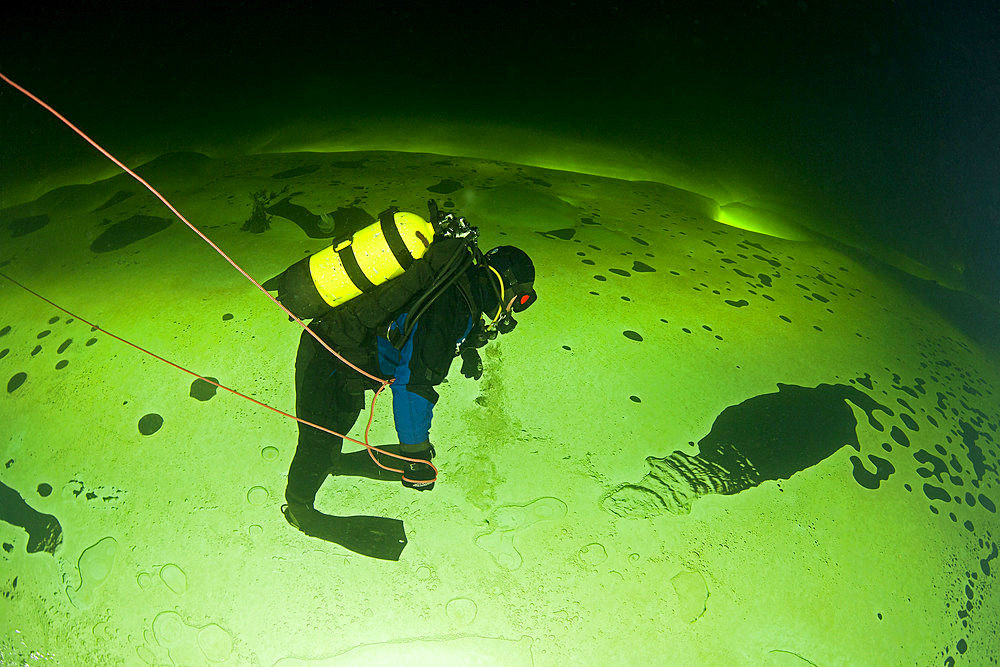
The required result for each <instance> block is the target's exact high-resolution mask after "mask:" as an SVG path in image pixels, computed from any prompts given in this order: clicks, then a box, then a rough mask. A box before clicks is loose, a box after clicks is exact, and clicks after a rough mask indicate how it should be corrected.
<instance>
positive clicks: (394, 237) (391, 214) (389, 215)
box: [378, 206, 413, 271]
mask: <svg viewBox="0 0 1000 667" xmlns="http://www.w3.org/2000/svg"><path fill="white" fill-rule="evenodd" d="M397 211H399V209H398V208H396V207H395V206H393V207H392V208H389V209H386V210H385V211H382V212H381V213H379V214H378V221H379V223H381V225H382V235H383V236H385V242H386V243H387V244H388V245H389V250H390V251H391V252H392V256H393V257H395V258H396V261H397V262H399V265H400V266H401V267H403V270H404V271H405V270H406V269H408V268H410V265H411V264H413V257H412V256H411V255H410V251H409V249H408V248H407V247H406V243H405V242H404V241H403V237H402V236H400V235H399V229H398V228H397V227H396V221H395V215H396V212H397Z"/></svg>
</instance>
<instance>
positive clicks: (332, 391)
mask: <svg viewBox="0 0 1000 667" xmlns="http://www.w3.org/2000/svg"><path fill="white" fill-rule="evenodd" d="M356 375H357V374H356V373H354V371H351V370H350V369H348V368H346V367H345V366H344V365H343V364H342V363H341V362H340V361H339V360H338V359H337V358H336V357H334V356H333V355H331V354H330V353H329V352H328V351H327V350H325V349H324V348H323V347H322V346H321V345H320V344H319V343H317V342H316V340H315V339H313V337H312V336H310V335H309V333H308V332H306V331H303V332H302V339H301V340H300V342H299V350H298V355H297V357H296V359H295V413H296V415H297V416H298V417H299V418H300V419H305V420H306V421H309V422H312V423H314V424H318V425H320V426H324V427H326V428H328V429H330V430H332V431H336V432H337V433H347V432H348V431H349V430H351V428H352V427H353V426H354V423H355V422H356V421H357V420H358V415H360V414H361V410H362V409H363V408H364V402H365V397H364V386H363V384H361V383H359V382H357V381H354V382H352V381H351V380H352V379H353V378H354V377H355V376H356ZM343 446H344V440H343V438H339V437H337V436H334V435H331V434H329V433H326V432H324V431H320V430H318V429H315V428H313V427H312V426H307V425H305V424H302V423H300V424H299V442H298V447H297V448H296V449H295V456H294V457H293V458H292V464H291V466H290V467H289V468H288V486H287V487H286V489H285V499H286V500H288V502H289V503H303V504H306V505H312V503H313V502H314V501H315V500H316V492H317V491H319V488H320V486H322V484H323V481H324V480H325V479H326V476H327V474H328V473H329V471H330V468H331V466H332V465H333V461H334V460H335V459H337V457H339V456H340V452H341V449H342V448H343Z"/></svg>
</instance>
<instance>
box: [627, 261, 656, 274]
mask: <svg viewBox="0 0 1000 667" xmlns="http://www.w3.org/2000/svg"><path fill="white" fill-rule="evenodd" d="M632 270H633V271H635V272H636V273H654V272H655V271H656V269H654V268H653V267H651V266H650V265H649V264H643V263H642V262H638V261H637V262H633V263H632Z"/></svg>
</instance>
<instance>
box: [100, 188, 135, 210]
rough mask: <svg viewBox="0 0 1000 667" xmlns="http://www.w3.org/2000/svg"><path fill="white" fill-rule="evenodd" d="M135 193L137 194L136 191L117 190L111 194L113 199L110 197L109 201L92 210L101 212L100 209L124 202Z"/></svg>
mask: <svg viewBox="0 0 1000 667" xmlns="http://www.w3.org/2000/svg"><path fill="white" fill-rule="evenodd" d="M134 194H135V193H134V192H126V191H125V190H119V191H118V192H116V193H115V194H113V195H112V196H111V199H109V200H108V201H106V202H104V203H103V204H101V205H100V206H98V207H97V208H95V209H94V210H93V211H92V212H93V213H99V212H100V211H103V210H105V209H108V208H111V207H112V206H114V205H115V204H120V203H122V202H123V201H125V200H126V199H128V198H129V197H131V196H132V195H134Z"/></svg>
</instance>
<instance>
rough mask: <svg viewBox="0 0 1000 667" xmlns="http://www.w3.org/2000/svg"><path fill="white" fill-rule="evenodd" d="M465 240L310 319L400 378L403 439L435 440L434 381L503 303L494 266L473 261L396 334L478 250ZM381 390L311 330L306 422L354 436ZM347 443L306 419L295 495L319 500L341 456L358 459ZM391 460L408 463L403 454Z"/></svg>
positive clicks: (302, 381) (434, 247) (302, 347)
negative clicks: (442, 276)
mask: <svg viewBox="0 0 1000 667" xmlns="http://www.w3.org/2000/svg"><path fill="white" fill-rule="evenodd" d="M465 244H466V242H465V241H464V240H461V239H439V240H437V241H435V242H434V243H433V244H431V246H430V247H429V248H428V250H427V253H426V254H425V255H424V257H423V258H422V259H420V260H418V261H416V262H414V263H413V265H412V266H410V268H409V269H407V271H406V272H405V273H404V274H403V275H401V276H399V277H398V278H395V279H394V280H391V281H389V282H387V283H385V284H383V285H380V286H379V287H378V288H376V289H375V290H373V291H372V292H370V293H368V294H365V295H362V296H359V297H357V298H356V299H354V300H352V301H348V302H347V303H345V304H342V305H340V306H338V307H337V308H335V309H333V310H332V311H331V312H330V313H329V314H328V315H325V316H323V317H321V318H319V319H317V320H314V321H313V322H312V323H311V324H310V325H309V328H310V329H312V330H313V331H314V332H316V333H317V334H318V335H319V336H320V337H321V338H323V340H324V341H326V343H327V344H328V345H330V347H331V348H333V349H334V350H336V351H337V352H338V353H339V354H341V355H343V356H344V358H346V359H347V360H349V361H350V362H351V363H353V364H355V365H357V366H358V367H360V368H363V369H364V370H366V371H368V372H369V373H371V374H373V375H376V376H378V377H381V378H384V379H389V378H395V381H394V382H393V383H392V385H391V389H392V397H393V416H394V418H395V423H396V432H397V435H398V436H399V442H400V443H401V444H402V445H419V444H421V443H426V442H428V441H429V431H430V426H431V419H432V416H433V412H434V405H435V403H437V400H438V393H437V391H435V389H434V388H435V387H436V386H437V385H438V384H440V383H441V382H442V381H443V380H444V379H445V377H446V376H447V374H448V369H449V367H450V366H451V362H452V360H453V359H454V358H455V356H456V351H457V350H458V349H459V348H460V347H461V346H463V345H466V346H467V345H471V344H472V343H473V341H476V344H477V345H482V344H483V342H484V339H483V338H482V337H481V336H471V337H470V333H472V332H473V331H474V330H476V329H477V328H479V327H481V326H482V321H481V318H482V313H483V312H484V311H485V312H496V311H497V309H498V308H499V299H498V298H497V296H496V294H495V292H494V291H493V288H492V287H491V285H490V283H489V280H490V277H489V274H488V273H487V269H484V268H481V267H477V266H471V267H470V268H468V269H467V270H466V271H465V272H464V275H463V276H461V277H460V278H459V280H458V281H456V282H455V283H454V284H452V285H451V286H449V287H447V288H445V289H444V290H443V291H442V292H441V293H440V294H439V296H438V297H437V298H436V299H435V300H434V301H433V302H431V304H430V305H429V306H428V307H427V308H426V310H424V311H423V313H422V314H421V315H420V317H419V319H418V320H417V322H416V324H415V326H414V327H413V328H412V331H411V332H410V334H409V336H408V337H406V338H405V339H398V338H397V337H396V336H393V335H392V334H393V333H399V332H400V331H403V329H404V328H405V327H406V325H407V319H408V316H409V312H408V311H409V309H410V308H409V307H410V306H411V305H412V304H413V302H414V299H415V298H416V297H418V296H419V295H420V294H421V293H422V292H423V291H424V290H425V288H426V286H427V285H429V284H430V283H431V282H432V280H433V277H434V275H435V274H437V273H438V272H440V270H441V269H442V267H443V266H445V265H446V264H447V263H448V261H449V260H450V259H452V258H453V257H454V256H455V255H456V252H459V251H461V252H468V251H467V250H461V246H464V245H465ZM387 313H389V315H388V316H387V315H386V314H387ZM389 338H393V339H394V341H395V342H396V346H394V345H393V344H392V343H391V342H390V340H389ZM377 387H378V384H377V383H375V382H374V381H372V380H370V379H369V378H366V377H364V376H362V375H360V374H358V372H357V371H355V370H353V369H351V368H349V367H347V366H346V365H344V364H343V363H342V362H341V361H340V360H338V359H337V358H336V357H334V356H333V355H331V354H330V353H329V352H328V351H327V350H326V349H324V348H323V347H322V346H321V345H320V344H319V343H318V342H316V340H314V339H313V337H312V336H310V335H309V333H308V332H306V331H303V332H302V338H301V341H300V343H299V350H298V356H297V358H296V361H295V391H296V413H297V414H298V416H299V417H300V418H301V419H304V420H306V421H310V422H313V423H315V424H319V425H321V426H324V427H326V428H329V429H330V430H333V431H336V432H338V433H344V434H346V433H347V432H348V431H349V430H350V429H351V428H352V427H353V426H354V423H355V422H356V421H357V419H358V416H359V414H360V413H361V411H362V410H363V409H364V402H365V401H364V391H365V389H376V388H377ZM342 447H343V439H342V438H338V437H336V436H333V435H330V434H329V433H325V432H323V431H320V430H317V429H315V428H313V427H311V426H306V425H304V424H299V442H298V448H297V449H296V451H295V457H294V459H293V460H292V464H291V467H290V468H289V471H288V489H287V491H286V493H285V495H286V498H287V499H288V500H289V501H290V502H299V503H306V504H311V503H312V502H313V501H314V500H315V496H316V492H317V491H318V490H319V488H320V486H321V485H322V483H323V481H324V480H325V479H326V476H327V474H328V473H329V472H336V471H337V468H338V461H344V460H346V459H347V457H348V456H351V455H342V454H341V449H342ZM365 456H367V454H365ZM389 463H390V465H392V467H398V465H399V462H398V461H395V460H392V461H390V462H389ZM397 478H398V477H397Z"/></svg>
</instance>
